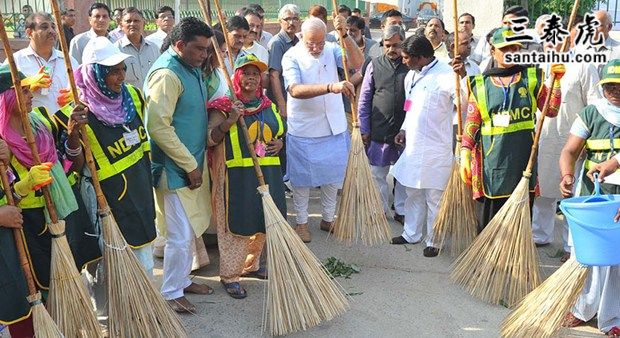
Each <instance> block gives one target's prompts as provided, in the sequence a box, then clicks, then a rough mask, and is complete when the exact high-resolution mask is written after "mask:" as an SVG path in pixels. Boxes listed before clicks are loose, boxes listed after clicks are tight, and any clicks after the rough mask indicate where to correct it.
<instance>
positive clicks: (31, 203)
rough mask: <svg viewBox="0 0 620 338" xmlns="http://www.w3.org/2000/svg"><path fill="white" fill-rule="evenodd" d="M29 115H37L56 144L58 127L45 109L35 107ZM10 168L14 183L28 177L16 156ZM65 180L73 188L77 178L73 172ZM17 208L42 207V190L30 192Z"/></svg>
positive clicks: (43, 201)
mask: <svg viewBox="0 0 620 338" xmlns="http://www.w3.org/2000/svg"><path fill="white" fill-rule="evenodd" d="M31 114H35V115H37V116H38V117H39V118H40V120H41V121H43V124H45V126H46V127H47V128H48V129H49V130H50V131H51V132H52V135H53V136H54V138H55V140H56V142H57V140H58V138H57V136H58V125H57V124H56V123H55V122H54V120H53V119H52V118H51V117H50V116H49V114H48V112H47V109H45V108H44V107H37V108H34V109H33V110H32V112H31ZM10 166H11V169H12V170H13V173H14V174H15V177H16V179H15V181H16V182H17V181H20V180H21V178H22V177H26V176H27V175H28V168H26V167H25V166H24V165H22V164H21V163H19V161H18V160H17V157H16V156H13V157H12V158H11V162H10ZM67 179H68V180H69V184H70V185H71V186H73V185H74V184H75V183H76V182H77V176H76V174H75V173H73V172H71V173H68V174H67ZM5 198H6V196H5V197H3V201H4V199H5ZM18 206H19V207H20V208H22V209H35V208H42V207H44V206H45V198H44V197H43V192H42V190H36V191H32V192H30V193H29V194H28V195H26V196H25V197H22V199H21V200H20V201H19V204H18Z"/></svg>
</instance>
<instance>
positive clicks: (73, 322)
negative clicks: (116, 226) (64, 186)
mask: <svg viewBox="0 0 620 338" xmlns="http://www.w3.org/2000/svg"><path fill="white" fill-rule="evenodd" d="M0 19H2V17H1V16H0ZM0 21H1V23H0V26H1V28H0V30H1V32H0V34H1V37H2V41H3V45H4V50H5V52H6V58H7V60H8V64H9V68H10V70H11V77H12V79H13V86H14V87H15V93H16V95H17V103H18V105H19V108H20V115H21V120H22V128H23V129H24V134H25V136H26V141H27V143H28V146H29V147H30V150H31V153H32V157H33V159H34V162H35V163H36V164H40V163H41V159H40V157H39V152H38V150H37V144H36V141H35V138H34V134H33V133H32V127H31V125H30V119H29V117H28V113H29V112H28V111H27V110H26V101H25V98H24V97H23V94H22V91H21V90H20V89H21V80H20V78H19V75H18V71H17V66H16V65H15V60H14V58H13V53H12V52H11V47H10V45H9V43H8V37H7V35H6V30H5V28H4V24H3V23H4V21H2V20H0ZM41 190H42V191H43V196H44V198H45V207H46V209H47V211H48V213H49V217H50V220H51V222H50V224H48V230H49V232H50V235H51V236H52V244H51V246H52V247H51V263H50V285H49V297H48V301H47V308H48V310H49V314H50V316H51V317H52V318H53V319H54V321H55V322H56V324H57V325H58V329H59V330H60V331H61V332H62V333H63V334H64V335H65V336H66V337H82V336H85V337H102V333H101V328H100V326H99V323H98V322H97V317H96V316H95V313H94V311H93V307H92V303H91V301H90V297H89V295H88V291H87V290H86V286H85V285H84V283H83V282H82V278H81V276H80V272H79V271H78V270H77V268H76V264H75V260H74V259H73V254H72V253H71V249H70V248H69V243H68V241H67V236H66V234H65V223H64V221H62V220H59V219H58V215H57V213H56V208H55V206H54V201H53V200H52V198H51V195H50V192H49V187H43V188H42V189H41ZM30 293H32V290H30ZM37 295H38V294H37ZM37 295H34V296H32V297H34V300H33V302H35V303H36V302H37V300H36V298H37ZM37 315H38V316H39V319H41V317H40V316H41V315H42V313H41V311H37ZM43 315H44V314H43ZM52 334H53V333H52Z"/></svg>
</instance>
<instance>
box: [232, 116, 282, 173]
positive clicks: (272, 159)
mask: <svg viewBox="0 0 620 338" xmlns="http://www.w3.org/2000/svg"><path fill="white" fill-rule="evenodd" d="M262 114H263V118H264V123H265V124H267V125H270V128H272V130H273V127H274V126H277V128H278V129H277V132H276V134H275V135H273V137H274V138H278V137H280V136H282V134H283V133H284V125H283V123H282V119H281V118H280V114H278V113H277V109H276V105H275V104H272V105H271V110H269V109H264V110H263V112H262ZM257 116H258V114H255V115H250V116H246V117H245V119H246V123H247V125H248V127H249V126H250V124H251V123H252V122H254V121H255V120H258V118H257ZM258 163H259V164H260V165H261V166H265V165H280V158H279V157H278V156H265V157H259V158H258ZM252 166H254V163H253V162H252V157H251V156H250V152H249V151H248V148H247V145H246V141H245V137H244V136H243V133H240V132H239V129H238V128H237V124H236V123H235V124H233V125H232V126H231V127H230V130H229V132H228V136H227V140H226V167H227V168H235V167H252Z"/></svg>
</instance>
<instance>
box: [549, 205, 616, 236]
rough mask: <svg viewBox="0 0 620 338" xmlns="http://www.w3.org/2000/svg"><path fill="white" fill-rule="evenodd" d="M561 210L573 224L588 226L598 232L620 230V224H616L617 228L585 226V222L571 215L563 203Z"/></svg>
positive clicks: (587, 225)
mask: <svg viewBox="0 0 620 338" xmlns="http://www.w3.org/2000/svg"><path fill="white" fill-rule="evenodd" d="M560 210H562V213H563V214H564V216H566V218H570V219H571V221H572V222H575V223H577V224H579V225H580V226H586V227H588V228H593V229H597V230H615V229H619V228H620V222H619V223H616V226H615V227H608V228H605V227H598V226H595V225H592V224H584V223H583V222H581V221H580V220H579V219H577V218H576V217H575V216H573V215H571V213H570V212H569V211H568V210H567V209H566V207H564V205H562V203H560Z"/></svg>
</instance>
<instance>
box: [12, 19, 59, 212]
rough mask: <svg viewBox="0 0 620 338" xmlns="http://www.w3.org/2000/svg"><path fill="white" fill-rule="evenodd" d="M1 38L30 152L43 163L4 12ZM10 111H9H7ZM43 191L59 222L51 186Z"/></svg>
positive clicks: (50, 208)
mask: <svg viewBox="0 0 620 338" xmlns="http://www.w3.org/2000/svg"><path fill="white" fill-rule="evenodd" d="M0 22H1V23H0V39H1V40H2V44H3V46H4V52H5V53H6V59H7V61H8V63H9V68H10V70H11V78H12V79H13V87H14V88H15V95H16V96H17V104H18V105H19V112H20V114H19V115H20V117H21V119H22V128H23V129H24V134H26V141H27V143H28V146H29V147H30V152H31V153H32V158H33V159H34V163H35V164H41V157H39V151H38V150H37V143H36V141H35V138H34V134H33V133H32V127H31V126H30V119H28V111H27V109H26V101H25V99H24V95H23V93H22V90H21V89H22V86H21V80H20V78H19V73H18V71H17V66H16V65H15V59H14V58H13V50H12V49H11V45H10V44H9V38H8V36H7V34H6V29H5V27H4V18H3V17H2V14H0ZM5 113H8V112H5ZM41 190H42V191H43V197H44V198H45V206H46V208H47V212H48V213H49V215H50V219H51V221H52V223H58V214H57V213H56V207H55V206H54V201H53V200H52V197H51V195H50V191H49V187H47V186H45V187H43V188H41Z"/></svg>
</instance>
